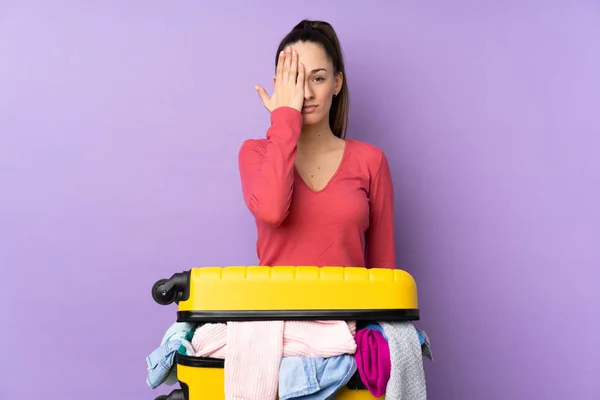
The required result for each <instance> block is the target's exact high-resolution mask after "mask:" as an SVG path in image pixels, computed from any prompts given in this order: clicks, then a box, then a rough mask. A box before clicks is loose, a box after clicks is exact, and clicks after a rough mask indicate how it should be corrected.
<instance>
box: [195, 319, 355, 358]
mask: <svg viewBox="0 0 600 400" xmlns="http://www.w3.org/2000/svg"><path fill="white" fill-rule="evenodd" d="M254 322H256V321H251V322H245V323H244V324H253V323H254ZM232 324H233V323H232V322H229V323H228V324H204V325H202V326H200V327H198V329H196V332H194V337H193V338H192V346H193V347H194V351H195V354H194V355H195V356H196V357H212V358H220V359H225V358H226V354H227V347H228V346H227V343H228V341H229V340H228V332H227V331H228V326H232ZM355 333H356V322H355V321H349V322H344V321H285V322H284V323H283V357H291V356H299V357H314V358H327V357H334V356H339V355H342V354H354V352H355V351H356V342H355V341H354V335H355ZM280 340H281V339H280Z"/></svg>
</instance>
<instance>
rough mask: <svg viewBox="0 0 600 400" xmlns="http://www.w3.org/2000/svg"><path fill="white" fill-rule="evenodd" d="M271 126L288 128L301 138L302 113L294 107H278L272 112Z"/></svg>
mask: <svg viewBox="0 0 600 400" xmlns="http://www.w3.org/2000/svg"><path fill="white" fill-rule="evenodd" d="M271 125H273V126H287V127H289V128H291V129H292V130H293V131H294V133H297V134H298V136H299V135H300V132H301V131H302V113H301V112H300V111H298V110H296V109H295V108H293V107H287V106H284V107H277V108H276V109H274V110H273V111H272V112H271Z"/></svg>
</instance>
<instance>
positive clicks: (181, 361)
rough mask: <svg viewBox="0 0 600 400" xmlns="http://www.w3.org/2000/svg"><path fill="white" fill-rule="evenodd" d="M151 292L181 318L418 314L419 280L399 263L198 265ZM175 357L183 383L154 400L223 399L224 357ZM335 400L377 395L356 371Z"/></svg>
mask: <svg viewBox="0 0 600 400" xmlns="http://www.w3.org/2000/svg"><path fill="white" fill-rule="evenodd" d="M152 297H153V298H154V300H155V301H156V302H157V303H158V304H161V305H167V304H171V303H173V302H175V303H177V305H178V311H177V321H178V322H197V323H215V322H227V321H256V320H284V321H285V320H354V321H411V320H418V319H419V308H418V302H417V288H416V284H415V281H414V279H413V278H412V277H411V276H410V275H409V274H408V273H407V272H406V271H403V270H398V269H366V268H354V267H323V268H318V267H311V266H299V267H287V266H281V267H262V266H248V267H238V266H231V267H203V268H193V269H191V270H189V271H185V272H181V273H176V274H174V275H173V276H172V277H171V278H169V279H161V280H159V281H157V282H156V283H155V284H154V286H153V288H152ZM176 363H177V379H178V380H179V382H180V386H181V389H176V390H174V391H172V392H171V394H169V395H168V396H159V397H157V398H156V400H224V399H225V393H224V369H223V366H224V361H223V360H221V359H212V358H200V357H192V356H185V355H182V354H177V355H176ZM335 398H336V400H369V399H374V397H373V396H372V395H371V394H370V393H369V391H367V390H366V388H365V387H364V385H363V384H362V382H361V380H360V377H359V376H358V372H357V373H356V374H355V375H354V376H353V378H352V379H351V380H350V381H349V382H348V384H347V385H346V387H344V388H343V389H341V390H340V391H338V392H337V393H336V396H335ZM384 398H385V396H382V397H380V398H379V399H384Z"/></svg>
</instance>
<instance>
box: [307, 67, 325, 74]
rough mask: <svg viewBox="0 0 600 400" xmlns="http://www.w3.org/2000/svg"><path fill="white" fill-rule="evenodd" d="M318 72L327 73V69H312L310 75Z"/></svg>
mask: <svg viewBox="0 0 600 400" xmlns="http://www.w3.org/2000/svg"><path fill="white" fill-rule="evenodd" d="M319 71H325V72H327V69H325V68H317V69H313V70H312V71H310V73H311V74H314V73H316V72H319Z"/></svg>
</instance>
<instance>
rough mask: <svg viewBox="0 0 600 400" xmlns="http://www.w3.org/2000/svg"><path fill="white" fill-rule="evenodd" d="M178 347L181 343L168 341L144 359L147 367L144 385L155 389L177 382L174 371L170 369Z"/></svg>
mask: <svg viewBox="0 0 600 400" xmlns="http://www.w3.org/2000/svg"><path fill="white" fill-rule="evenodd" d="M180 345H181V341H179V340H169V341H168V342H166V343H163V344H161V345H160V346H159V347H158V348H157V349H156V350H154V351H153V352H152V353H150V355H148V357H146V365H147V367H148V376H147V377H146V383H147V384H148V386H150V387H151V388H153V389H156V388H157V387H158V386H160V385H161V384H163V383H166V384H167V385H173V384H175V383H176V382H177V373H176V369H175V368H172V367H173V361H174V359H175V353H176V352H177V349H178V348H179V346H180Z"/></svg>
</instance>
